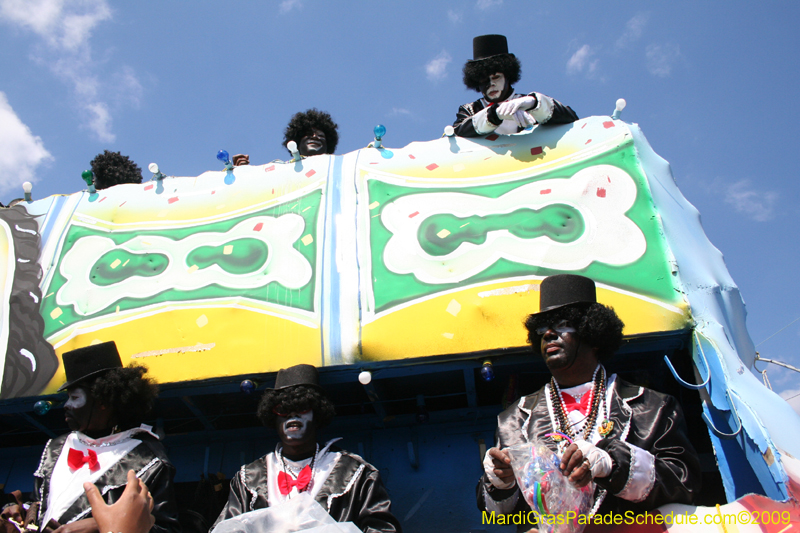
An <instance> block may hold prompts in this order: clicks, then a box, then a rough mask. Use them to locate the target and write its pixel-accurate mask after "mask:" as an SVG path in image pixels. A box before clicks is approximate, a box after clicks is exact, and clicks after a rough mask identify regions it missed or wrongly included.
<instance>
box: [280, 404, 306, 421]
mask: <svg viewBox="0 0 800 533" xmlns="http://www.w3.org/2000/svg"><path fill="white" fill-rule="evenodd" d="M272 412H273V413H274V414H275V415H276V416H279V417H281V418H289V416H291V415H292V414H293V413H294V414H296V415H304V414H306V413H310V412H311V409H306V410H305V411H289V412H288V413H287V412H284V409H283V406H282V405H276V406H275V407H273V408H272Z"/></svg>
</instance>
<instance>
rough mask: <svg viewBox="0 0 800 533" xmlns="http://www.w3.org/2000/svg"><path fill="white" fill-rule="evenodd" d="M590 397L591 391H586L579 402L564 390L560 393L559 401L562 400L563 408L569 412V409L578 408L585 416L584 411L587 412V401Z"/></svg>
mask: <svg viewBox="0 0 800 533" xmlns="http://www.w3.org/2000/svg"><path fill="white" fill-rule="evenodd" d="M591 399H592V393H591V391H590V392H586V393H585V394H584V395H583V397H582V398H581V401H580V403H578V402H576V401H575V398H573V397H572V396H571V395H569V394H567V393H566V392H562V393H561V401H563V402H564V408H565V409H566V410H567V412H568V413H569V412H570V411H575V410H578V411H580V412H581V414H582V415H584V416H586V413H588V412H589V401H590V400H591Z"/></svg>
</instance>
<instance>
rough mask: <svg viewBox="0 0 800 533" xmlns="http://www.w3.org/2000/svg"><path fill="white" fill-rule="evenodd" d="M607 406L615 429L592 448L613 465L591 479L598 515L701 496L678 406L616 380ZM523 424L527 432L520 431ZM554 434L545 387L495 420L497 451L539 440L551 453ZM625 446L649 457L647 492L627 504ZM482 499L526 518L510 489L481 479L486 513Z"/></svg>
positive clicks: (480, 505) (525, 507)
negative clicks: (550, 436) (509, 506)
mask: <svg viewBox="0 0 800 533" xmlns="http://www.w3.org/2000/svg"><path fill="white" fill-rule="evenodd" d="M614 387H615V389H614V394H613V396H612V398H611V404H610V406H609V418H610V420H611V421H612V422H613V423H614V427H613V429H612V430H611V432H610V433H609V434H608V435H607V436H606V437H605V438H603V439H602V440H600V442H598V443H597V444H596V446H597V447H598V448H601V449H603V450H605V451H606V452H608V454H609V455H610V456H611V460H612V462H613V467H612V470H611V475H610V476H609V477H608V478H596V479H595V480H594V481H595V483H596V485H597V490H596V492H595V502H597V500H598V499H600V498H603V500H602V505H601V506H600V508H599V509H598V511H597V512H599V513H603V514H604V513H607V512H615V513H624V512H625V511H627V510H631V511H633V512H634V513H636V514H639V513H643V512H645V511H650V510H653V509H654V508H656V507H659V506H661V505H664V504H667V503H684V504H690V503H692V500H693V499H694V497H695V495H696V494H697V493H698V492H699V490H700V479H701V472H700V461H699V459H698V457H697V452H695V450H694V447H693V446H692V444H691V442H690V441H689V437H688V435H687V431H686V422H685V420H684V418H683V411H682V410H681V407H680V405H679V404H678V402H677V400H675V398H673V397H672V396H669V395H667V394H662V393H660V392H656V391H653V390H650V389H646V388H644V387H638V386H636V385H632V384H631V383H628V382H626V381H624V380H621V379H619V378H617V380H616V384H615V386H614ZM526 421H527V422H528V424H527V427H526V431H525V432H524V433H523V430H522V428H523V427H524V425H525V423H526ZM552 431H553V425H552V423H551V421H550V415H549V413H548V410H547V400H546V398H545V394H544V387H543V388H541V389H539V391H537V392H536V393H534V394H531V395H530V396H525V397H523V398H521V399H520V401H519V402H518V403H515V404H514V405H512V406H511V407H509V408H508V409H506V410H505V411H503V412H502V413H501V414H500V415H499V416H498V417H497V444H496V446H497V447H498V448H501V449H502V448H506V447H508V446H513V445H515V444H520V443H524V442H530V441H533V440H534V439H537V438H538V439H539V440H541V441H543V442H545V443H546V444H548V447H551V448H552V450H553V451H556V448H555V444H554V443H553V442H552V440H551V439H546V438H545V437H544V435H545V434H547V433H551V432H552ZM625 443H628V444H632V445H633V446H636V447H638V448H641V449H642V450H646V451H647V452H649V453H650V454H652V456H653V457H654V459H655V460H654V463H653V466H654V468H653V469H652V471H650V474H651V475H653V476H654V477H653V479H652V480H651V486H650V488H649V490H646V494H644V497H643V498H642V497H641V494H640V495H639V496H640V497H637V498H635V500H636V501H630V500H628V499H624V498H623V497H620V496H619V494H620V493H623V491H625V489H626V485H627V484H628V483H629V482H630V480H631V476H630V474H631V464H632V457H633V458H634V460H635V459H636V458H635V457H634V451H633V449H631V448H630V447H628V446H627V445H626V444H625ZM486 497H490V498H492V499H493V500H494V501H496V502H500V501H504V500H505V501H507V502H508V504H511V503H513V502H516V503H515V505H514V507H513V511H511V512H518V511H523V512H527V511H528V510H530V507H528V504H527V503H526V502H525V500H524V499H523V498H522V497H521V496H520V493H519V489H518V488H517V487H516V486H514V487H512V488H510V489H507V490H500V489H497V488H496V487H494V486H493V485H492V484H491V483H490V482H489V480H488V478H487V477H486V475H485V474H484V476H483V477H482V478H481V480H480V482H479V483H478V508H479V509H481V510H484V509H485V508H486V500H485V498H486Z"/></svg>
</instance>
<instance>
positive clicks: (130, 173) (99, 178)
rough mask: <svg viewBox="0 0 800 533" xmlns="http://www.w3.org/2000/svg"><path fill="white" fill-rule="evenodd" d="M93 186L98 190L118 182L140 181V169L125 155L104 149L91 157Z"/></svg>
mask: <svg viewBox="0 0 800 533" xmlns="http://www.w3.org/2000/svg"><path fill="white" fill-rule="evenodd" d="M92 172H94V186H95V188H97V189H98V190H100V189H107V188H109V187H113V186H114V185H119V184H120V183H141V182H142V169H141V168H139V165H137V164H136V163H134V162H133V161H131V159H130V158H129V157H128V156H127V155H122V154H121V153H119V152H109V151H108V150H104V151H103V153H102V154H97V156H96V157H95V158H94V159H92Z"/></svg>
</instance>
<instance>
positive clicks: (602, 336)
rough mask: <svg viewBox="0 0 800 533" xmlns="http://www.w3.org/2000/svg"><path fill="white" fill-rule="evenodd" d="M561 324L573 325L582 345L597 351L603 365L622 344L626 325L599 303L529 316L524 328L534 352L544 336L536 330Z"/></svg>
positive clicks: (612, 311) (537, 349)
mask: <svg viewBox="0 0 800 533" xmlns="http://www.w3.org/2000/svg"><path fill="white" fill-rule="evenodd" d="M561 320H568V321H570V322H571V323H572V324H573V325H574V326H575V329H576V334H577V336H578V337H579V338H580V339H581V341H583V342H586V343H588V344H589V345H590V346H592V347H595V348H597V358H598V359H599V360H600V361H604V360H607V359H609V358H610V357H611V356H612V355H614V352H616V351H617V348H619V347H620V345H621V344H622V328H624V327H625V324H623V323H622V320H620V318H619V317H618V316H617V313H616V312H614V310H613V309H612V308H611V307H606V306H605V305H603V304H599V303H594V304H578V305H567V306H564V307H559V308H558V309H553V310H552V311H548V312H546V313H537V314H535V315H528V318H526V319H525V327H526V328H527V329H528V343H529V344H530V345H531V347H532V348H533V351H534V352H538V351H539V346H540V345H541V339H542V336H541V335H537V334H536V329H537V328H539V327H544V326H549V325H551V324H555V323H556V322H559V321H561Z"/></svg>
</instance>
